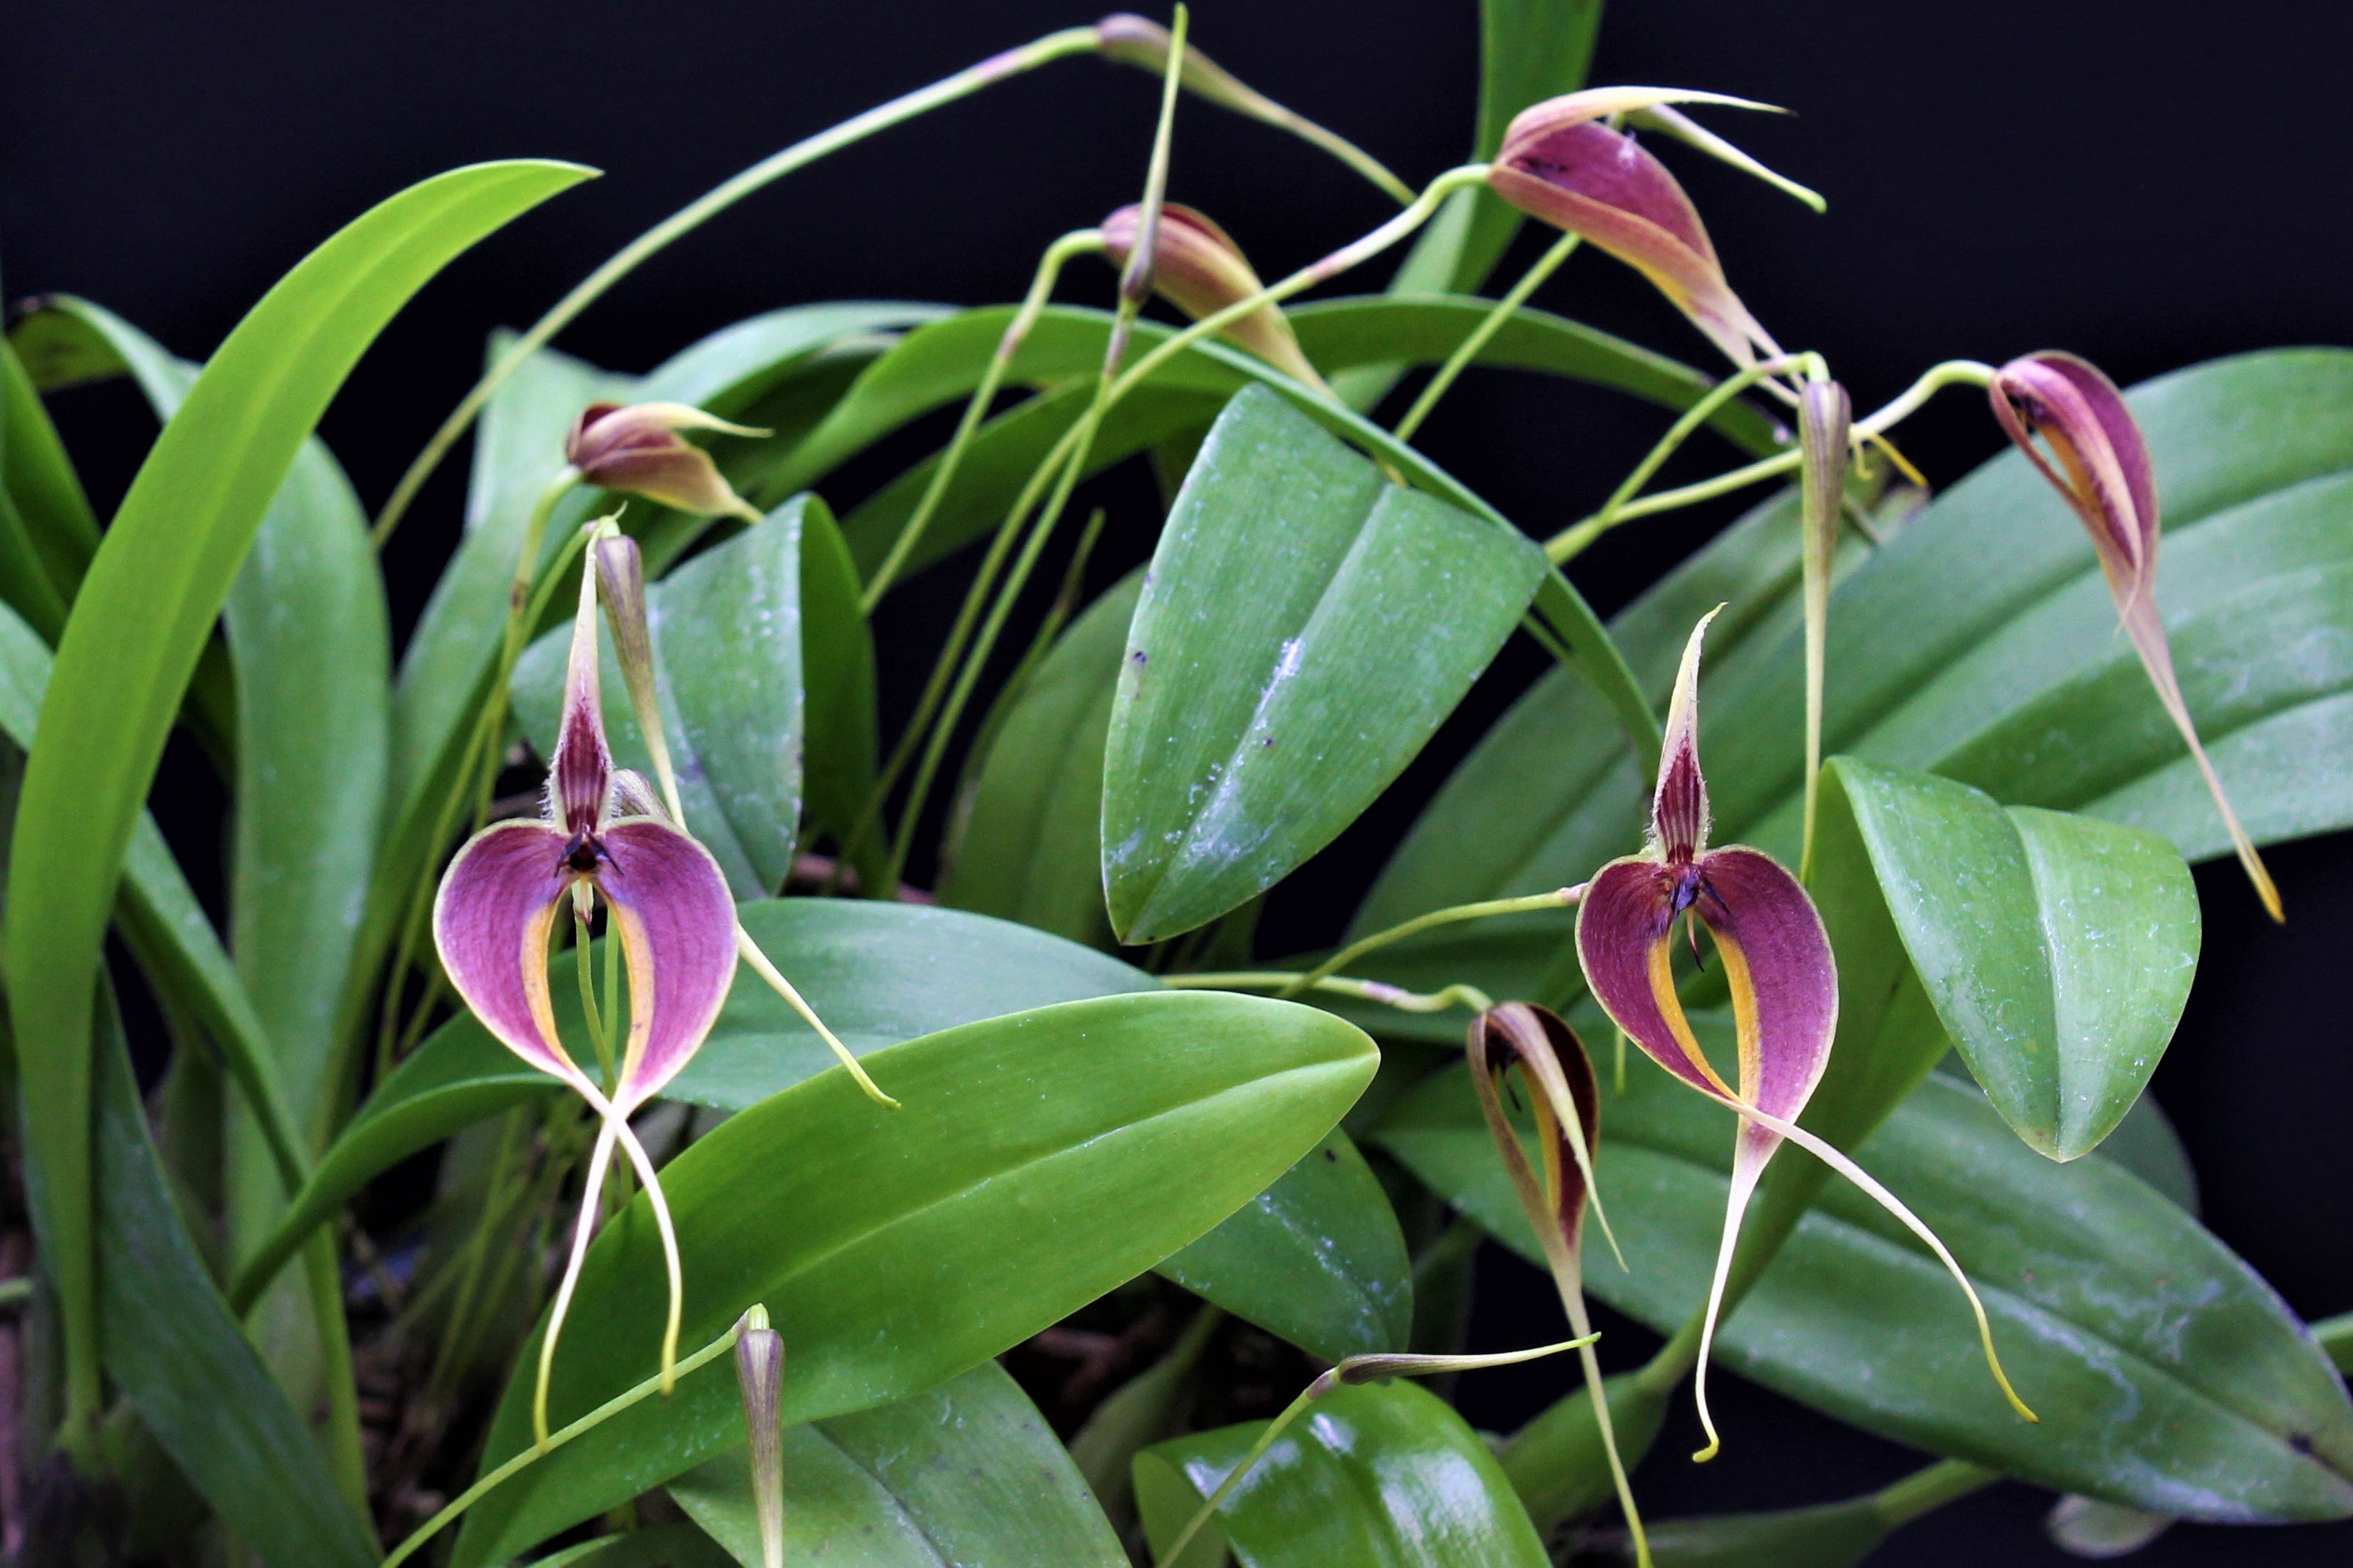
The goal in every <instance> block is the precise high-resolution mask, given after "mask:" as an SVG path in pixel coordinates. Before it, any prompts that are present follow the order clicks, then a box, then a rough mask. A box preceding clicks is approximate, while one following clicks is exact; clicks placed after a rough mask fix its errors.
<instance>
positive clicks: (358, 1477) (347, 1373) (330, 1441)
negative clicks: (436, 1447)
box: [287, 1190, 368, 1515]
mask: <svg viewBox="0 0 2353 1568" xmlns="http://www.w3.org/2000/svg"><path fill="white" fill-rule="evenodd" d="M287 1195H288V1196H289V1197H291V1196H292V1195H293V1193H292V1191H291V1190H289V1192H288V1194H287ZM302 1264H303V1270H302V1271H303V1274H304V1276H305V1279H304V1283H305V1284H307V1285H308V1286H309V1287H310V1297H311V1316H312V1318H313V1320H314V1321H316V1322H317V1324H318V1333H319V1361H320V1367H319V1373H320V1381H321V1382H322V1383H324V1384H326V1392H327V1468H328V1471H329V1473H330V1474H332V1476H333V1477H334V1478H335V1488H336V1489H337V1490H339V1491H341V1492H342V1493H343V1500H344V1501H346V1502H348V1503H350V1504H351V1505H352V1506H353V1508H355V1509H357V1510H360V1512H361V1513H362V1514H363V1515H364V1514H365V1513H366V1512H367V1497H368V1485H367V1455H366V1452H365V1451H364V1449H363V1447H361V1442H360V1391H359V1384H358V1382H357V1380H356V1379H355V1377H354V1376H353V1372H352V1331H351V1324H350V1323H349V1322H348V1321H346V1320H345V1319H344V1317H343V1268H342V1267H341V1265H340V1263H339V1261H338V1259H337V1258H336V1256H335V1236H334V1232H332V1230H326V1229H320V1230H316V1231H313V1232H311V1239H310V1241H309V1242H308V1243H307V1244H305V1245H304V1247H303V1248H302Z"/></svg>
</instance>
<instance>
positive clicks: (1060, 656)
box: [940, 572, 1144, 947]
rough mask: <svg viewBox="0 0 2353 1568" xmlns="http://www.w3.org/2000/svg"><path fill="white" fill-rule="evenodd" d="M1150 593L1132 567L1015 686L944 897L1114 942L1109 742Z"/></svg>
mask: <svg viewBox="0 0 2353 1568" xmlns="http://www.w3.org/2000/svg"><path fill="white" fill-rule="evenodd" d="M1143 592H1144V574H1142V573H1141V572H1136V573H1132V574H1129V575H1128V576H1126V577H1124V578H1123V579H1122V580H1121V581H1120V583H1119V585H1118V586H1116V587H1114V588H1113V589H1111V590H1110V591H1109V592H1107V593H1105V594H1104V595H1103V597H1101V598H1099V599H1097V600H1096V601H1095V602H1094V603H1093V604H1092V605H1088V606H1087V608H1086V611H1085V612H1084V613H1083V614H1082V615H1081V616H1079V617H1078V618H1077V619H1076V620H1074V621H1072V622H1071V625H1070V628H1069V629H1068V630H1066V631H1065V632H1063V634H1062V635H1061V637H1060V638H1059V639H1057V640H1056V642H1055V644H1054V646H1053V647H1052V648H1051V649H1050V650H1049V651H1048V653H1047V655H1046V657H1045V658H1043V659H1041V660H1039V664H1038V668H1036V670H1034V671H1033V672H1032V673H1031V674H1030V676H1029V680H1028V681H1027V683H1025V684H1024V685H1023V686H1022V687H1021V688H1020V689H1018V690H1017V691H1014V692H1012V693H1010V694H1009V696H1010V700H1011V701H1012V704H1013V706H1012V709H1011V710H1010V711H1009V712H1008V713H1007V714H1006V716H1005V718H1004V720H1003V721H1002V722H1001V723H999V724H997V725H994V726H992V728H993V729H994V731H995V739H994V740H992V741H991V742H989V746H988V751H987V755H986V756H985V757H983V758H982V759H981V760H980V762H979V763H978V765H977V768H976V773H977V777H976V780H974V782H973V783H972V784H970V785H969V786H968V788H969V791H970V794H969V797H968V799H969V804H968V805H965V808H964V815H963V817H962V820H961V821H960V823H959V824H958V825H957V827H956V830H955V841H954V843H953V845H952V846H951V847H950V850H949V854H948V857H947V872H946V874H945V875H944V877H943V878H942V879H941V880H940V901H941V902H942V903H945V904H952V905H954V906H955V908H957V909H960V910H978V911H979V912H980V913H982V914H988V915H997V916H1001V917H1002V918H1004V919H1006V920H1011V921H1021V922H1022V923H1024V924H1025V925H1032V926H1036V927H1037V928H1038V929H1039V930H1040V931H1053V932H1054V933H1056V934H1057V935H1060V936H1066V937H1069V938H1070V939H1071V941H1073V942H1086V943H1088V944H1089V945H1091V946H1095V947H1109V946H1111V945H1112V943H1113V937H1112V932H1111V916H1110V913H1109V912H1108V911H1107V910H1105V909H1104V907H1103V744H1104V742H1105V739H1106V737H1108V736H1109V735H1110V733H1111V709H1112V698H1113V694H1114V692H1115V691H1116V690H1117V689H1118V684H1119V669H1120V660H1121V658H1124V656H1125V654H1126V652H1127V627H1128V623H1129V622H1130V621H1132V620H1133V619H1134V617H1135V602H1136V599H1137V597H1138V595H1141V594H1142V593H1143Z"/></svg>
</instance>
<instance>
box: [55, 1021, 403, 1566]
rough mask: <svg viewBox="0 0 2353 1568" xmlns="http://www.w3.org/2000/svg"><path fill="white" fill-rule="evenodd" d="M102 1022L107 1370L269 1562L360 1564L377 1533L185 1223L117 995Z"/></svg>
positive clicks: (102, 1301)
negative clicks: (223, 1294) (159, 1153)
mask: <svg viewBox="0 0 2353 1568" xmlns="http://www.w3.org/2000/svg"><path fill="white" fill-rule="evenodd" d="M96 1024H97V1028H98V1037H97V1060H98V1095H97V1100H98V1105H97V1114H98V1121H97V1129H96V1131H97V1148H98V1159H97V1177H98V1181H97V1199H98V1209H97V1214H96V1216H95V1217H96V1220H97V1225H96V1227H95V1228H96V1232H97V1237H96V1246H97V1250H98V1265H99V1291H98V1299H99V1311H100V1325H101V1327H102V1329H103V1331H104V1336H105V1352H106V1370H107V1371H108V1373H111V1375H112V1376H113V1378H114V1380H115V1382H116V1383H117V1384H120V1385H121V1388H122V1391H123V1393H124V1394H126V1395H128V1396H129V1398H130V1401H131V1404H132V1408H134V1409H136V1410H137V1411H138V1413H139V1418H140V1420H141V1421H142V1423H143V1424H144V1425H145V1426H146V1427H147V1429H148V1430H149V1431H150V1432H152V1433H153V1435H154V1437H155V1440H156V1442H157V1443H158V1444H160V1445H161V1446H162V1447H163V1449H164V1452H165V1453H166V1454H169V1455H170V1456H171V1458H172V1461H173V1463H174V1464H175V1465H177V1466H178V1467H179V1468H180V1472H181V1473H182V1474H183V1475H185V1476H186V1477H187V1479H188V1481H189V1483H190V1484H191V1485H193V1486H194V1487H195V1489H197V1490H198V1491H199V1492H201V1493H202V1494H203V1495H204V1498H205V1500H206V1502H208V1503H210V1504H211V1505H212V1507H213V1510H214V1511H215V1512H216V1513H217V1514H218V1515H219V1516H220V1520H221V1522H222V1523H223V1524H225V1525H227V1527H228V1528H229V1529H230V1530H231V1531H235V1532H236V1533H237V1535H238V1536H239V1537H241V1538H242V1539H243V1540H244V1542H245V1543H246V1544H247V1545H248V1546H250V1547H251V1548H253V1550H255V1551H256V1552H259V1553H260V1555H261V1557H262V1559H263V1561H265V1562H267V1563H270V1564H271V1565H272V1568H313V1565H321V1568H333V1565H336V1564H350V1565H352V1568H366V1565H367V1564H369V1563H375V1562H376V1561H377V1560H378V1558H379V1555H380V1554H379V1552H377V1550H376V1546H375V1540H374V1539H373V1533H372V1531H370V1530H369V1529H368V1526H367V1524H366V1522H365V1521H363V1520H362V1519H361V1518H360V1517H359V1516H358V1515H357V1514H355V1513H354V1512H353V1511H352V1510H351V1509H350V1507H348V1506H347V1505H346V1504H345V1503H344V1502H343V1494H342V1492H341V1490H340V1489H338V1488H337V1486H336V1485H335V1482H334V1479H333V1478H332V1477H331V1476H330V1475H329V1474H328V1473H327V1468H326V1464H325V1461H324V1460H323V1459H322V1458H321V1457H320V1453H319V1449H318V1447H317V1445H316V1443H315V1442H314V1441H313V1439H312V1437H311V1431H310V1429H309V1427H307V1426H304V1425H303V1423H302V1421H301V1418H300V1417H298V1416H297V1415H295V1414H294V1412H293V1410H292V1409H291V1408H290V1407H289V1406H288V1405H287V1403H286V1398H285V1395H283V1394H280V1393H279V1391H278V1385H277V1384H275V1383H274V1382H272V1381H271V1379H270V1375H269V1369H268V1368H267V1367H265V1366H263V1365H262V1363H261V1358H260V1357H259V1356H258V1355H256V1354H255V1353H254V1350H253V1347H252V1346H251V1345H250V1344H248V1342H246V1338H245V1335H244V1333H243V1331H241V1330H239V1328H238V1327H237V1320H236V1318H234V1317H233V1316H231V1315H230V1313H229V1310H228V1308H227V1305H226V1304H224V1303H223V1302H222V1300H221V1299H220V1293H219V1292H218V1291H217V1290H216V1289H214V1288H213V1282H212V1279H211V1276H210V1275H209V1274H207V1273H206V1269H205V1264H204V1260H203V1258H200V1257H198V1256H197V1253H196V1249H195V1246H194V1244H193V1243H191V1242H190V1240H189V1239H188V1234H187V1231H186V1229H185V1227H184V1226H182V1224H181V1221H180V1214H179V1210H178V1208H177V1207H176V1205H174V1202H173V1198H172V1191H171V1187H170V1185H169V1184H168V1183H167V1182H166V1180H165V1178H164V1169H163V1165H162V1163H161V1162H160V1161H159V1160H158V1159H157V1158H156V1154H155V1147H154V1144H153V1142H151V1141H150V1139H149V1137H148V1133H147V1119H146V1115H145V1113H144V1111H143V1110H142V1108H141V1106H140V1103H139V1091H138V1089H137V1087H136V1086H135V1085H134V1083H133V1082H132V1076H131V1063H130V1058H129V1057H128V1055H127V1053H126V1052H125V1050H124V1047H123V1042H122V1033H121V1025H120V1023H119V1022H118V1021H117V1019H116V1017H115V1013H114V1007H113V1004H112V1000H111V996H110V997H109V998H108V999H107V1000H106V1002H105V1003H104V1004H102V1005H100V1007H99V1008H98V1009H97V1016H96Z"/></svg>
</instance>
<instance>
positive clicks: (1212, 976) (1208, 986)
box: [1160, 969, 1495, 1013]
mask: <svg viewBox="0 0 2353 1568" xmlns="http://www.w3.org/2000/svg"><path fill="white" fill-rule="evenodd" d="M1298 980H1299V973H1298V972H1297V971H1296V970H1291V969H1246V970H1228V971H1222V972H1200V973H1191V974H1164V975H1162V976H1161V977H1160V983H1161V984H1163V985H1166V986H1170V987H1172V988H1174V989H1176V990H1179V991H1267V992H1287V991H1289V990H1290V989H1291V987H1292V986H1293V985H1294V984H1297V983H1298ZM1310 989H1312V990H1315V991H1325V992H1330V993H1331V994H1334V995H1337V996H1353V997H1355V998H1356V1000H1358V1001H1360V1002H1377V1003H1379V1004H1380V1005H1382V1006H1384V1007H1394V1008H1396V1009H1397V1010H1398V1011H1399V1012H1400V1013H1442V1012H1444V1011H1446V1009H1448V1008H1449V1007H1468V1008H1469V1009H1470V1010H1471V1011H1472V1012H1473V1013H1483V1012H1485V1011H1486V1010H1487V1009H1488V1008H1490V1007H1493V1005H1495V1003H1494V999H1493V997H1491V996H1489V995H1488V994H1486V993H1485V992H1484V991H1482V990H1480V989H1479V988H1478V987H1477V986H1475V985H1464V984H1460V983H1457V984H1452V985H1449V986H1446V987H1444V988H1443V989H1440V990H1437V991H1409V990H1407V989H1406V988H1405V987H1404V986H1402V985H1392V984H1389V983H1388V981H1386V980H1350V979H1348V978H1346V977H1345V976H1343V975H1337V974H1327V975H1325V976H1324V978H1322V979H1321V980H1318V981H1317V982H1315V984H1314V985H1313V986H1312V987H1310Z"/></svg>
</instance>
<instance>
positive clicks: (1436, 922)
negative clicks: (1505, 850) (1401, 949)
mask: <svg viewBox="0 0 2353 1568" xmlns="http://www.w3.org/2000/svg"><path fill="white" fill-rule="evenodd" d="M1584 896H1585V885H1584V884H1583V883H1581V882H1580V883H1578V884H1577V886H1576V887H1574V888H1562V889H1559V890H1557V891H1556V892H1550V893H1530V894H1527V895H1526V896H1525V897H1522V898H1516V899H1489V900H1485V901H1483V902H1482V903H1475V904H1456V905H1454V906H1453V907H1452V908H1451V909H1443V910H1430V912H1429V913H1428V914H1426V915H1416V916H1414V918H1413V919H1411V920H1409V921H1403V922H1401V923H1399V924H1398V925H1393V926H1391V927H1389V929H1388V930H1387V931H1375V932H1374V933H1373V934H1372V935H1370V936H1368V937H1366V938H1364V939H1363V940H1362V941H1359V942H1350V943H1349V944H1348V945H1347V946H1345V947H1344V948H1342V949H1341V950H1340V951H1339V952H1335V953H1334V954H1333V955H1332V956H1331V957H1329V958H1327V959H1325V960H1324V962H1323V963H1319V964H1317V965H1316V966H1315V967H1314V968H1313V969H1311V970H1309V971H1307V973H1304V974H1302V975H1298V976H1296V977H1295V978H1294V979H1293V981H1292V982H1291V984H1290V985H1289V986H1287V987H1286V988H1285V989H1283V990H1282V991H1281V992H1279V993H1277V994H1279V995H1283V996H1296V995H1298V994H1300V993H1302V992H1303V991H1307V990H1309V989H1311V988H1313V987H1314V986H1315V985H1316V984H1319V983H1321V982H1323V981H1324V980H1328V979H1330V978H1331V977H1332V976H1333V975H1335V974H1337V973H1340V971H1342V970H1343V969H1345V968H1347V967H1349V966H1350V965H1351V964H1353V963H1356V960H1358V959H1360V958H1362V957H1364V956H1365V954H1366V953H1368V952H1379V951H1380V950H1381V949H1383V948H1385V947H1388V946H1389V945H1390V944H1391V943H1393V942H1403V941H1404V940H1405V939H1406V938H1408V937H1409V936H1416V935H1419V933H1421V932H1422V931H1430V930H1431V929H1433V928H1435V927H1438V926H1447V925H1455V924H1458V923H1460V922H1461V921H1482V920H1487V919H1489V918H1491V917H1493V916H1495V915H1518V914H1527V913H1530V912H1532V911H1534V910H1558V909H1566V908H1567V907H1568V906H1570V905H1572V904H1574V903H1576V902H1577V900H1579V899H1581V898H1583V897H1584Z"/></svg>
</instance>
